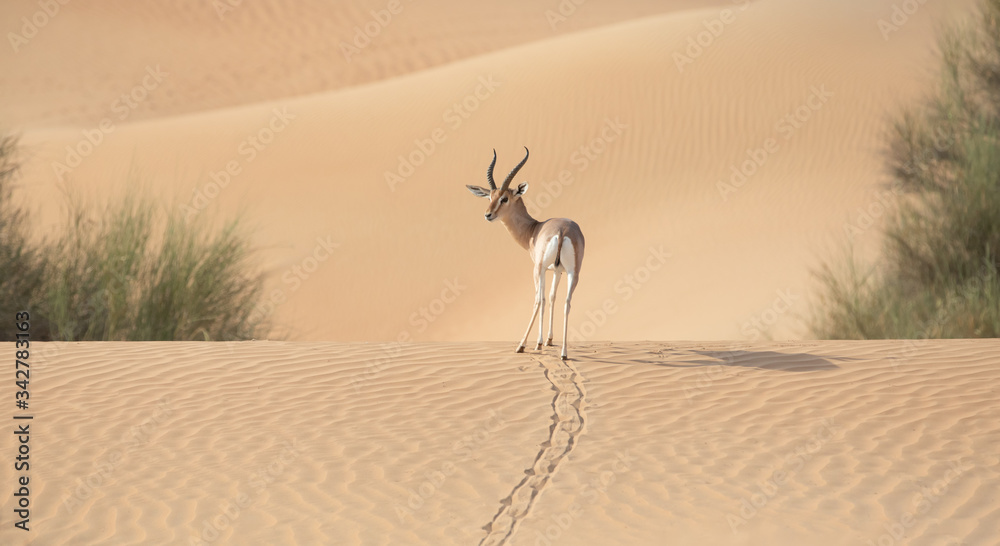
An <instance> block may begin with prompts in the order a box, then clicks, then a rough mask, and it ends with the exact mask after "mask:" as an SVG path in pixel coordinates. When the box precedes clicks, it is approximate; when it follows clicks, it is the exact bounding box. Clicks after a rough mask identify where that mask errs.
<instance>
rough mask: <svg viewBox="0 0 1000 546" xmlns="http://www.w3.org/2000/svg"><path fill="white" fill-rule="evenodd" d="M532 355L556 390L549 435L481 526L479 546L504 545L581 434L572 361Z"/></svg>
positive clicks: (578, 380)
mask: <svg viewBox="0 0 1000 546" xmlns="http://www.w3.org/2000/svg"><path fill="white" fill-rule="evenodd" d="M531 358H533V359H534V360H535V361H536V362H538V364H539V365H540V366H541V367H542V369H544V370H545V378H546V379H548V380H549V383H551V384H552V390H554V391H555V393H556V394H555V396H554V397H553V398H552V424H551V425H550V426H549V437H548V439H546V440H545V441H544V442H542V443H541V446H540V447H541V449H540V450H539V451H538V454H536V455H535V460H534V461H533V462H532V463H531V466H530V467H529V468H527V469H525V471H524V478H522V479H521V481H520V482H518V484H517V485H515V486H514V489H512V490H511V492H510V495H508V496H507V497H506V498H504V499H503V500H501V501H500V509H499V510H498V511H497V513H496V515H495V516H493V519H492V520H491V521H490V522H489V523H487V524H486V525H485V526H483V529H484V530H485V531H486V532H487V534H486V536H485V537H484V538H483V540H481V541H480V542H479V544H480V546H487V545H488V546H496V545H501V544H506V542H507V540H509V539H510V537H512V536H513V535H514V531H515V530H516V529H517V525H518V524H519V523H520V522H521V521H522V520H523V519H524V518H525V517H527V515H528V513H529V512H530V511H531V507H532V505H533V504H534V502H535V499H536V498H538V495H539V494H540V493H541V492H542V490H543V489H544V488H545V486H546V485H547V484H548V483H549V480H550V479H551V478H552V476H553V475H554V474H555V472H556V469H557V468H558V467H559V463H560V462H562V460H563V459H565V458H566V456H567V455H569V452H570V451H573V448H574V447H575V446H576V443H577V441H578V440H579V439H580V435H581V434H582V433H583V426H584V423H585V419H586V414H585V413H584V411H583V408H584V398H585V395H586V391H585V390H584V388H583V378H582V376H580V373H579V372H578V371H577V370H576V368H575V367H573V366H572V365H571V364H569V363H568V362H566V361H563V360H560V359H545V358H539V357H535V356H532V357H531Z"/></svg>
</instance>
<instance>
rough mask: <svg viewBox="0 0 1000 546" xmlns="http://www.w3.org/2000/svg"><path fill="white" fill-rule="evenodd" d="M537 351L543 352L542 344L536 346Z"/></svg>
mask: <svg viewBox="0 0 1000 546" xmlns="http://www.w3.org/2000/svg"><path fill="white" fill-rule="evenodd" d="M535 350H536V351H541V350H542V344H541V343H539V344H538V345H535Z"/></svg>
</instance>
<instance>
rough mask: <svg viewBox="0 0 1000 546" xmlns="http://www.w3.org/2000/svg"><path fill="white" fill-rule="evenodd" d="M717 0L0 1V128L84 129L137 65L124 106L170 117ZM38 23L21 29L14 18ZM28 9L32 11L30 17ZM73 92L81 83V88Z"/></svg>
mask: <svg viewBox="0 0 1000 546" xmlns="http://www.w3.org/2000/svg"><path fill="white" fill-rule="evenodd" d="M725 2H726V0H669V1H663V0H659V1H656V0H630V1H628V2H590V3H589V4H588V5H586V6H584V5H583V4H584V2H577V3H573V2H570V1H569V0H567V3H566V4H567V5H566V6H562V7H561V6H560V2H559V1H558V0H557V1H554V2H550V3H545V4H540V3H538V2H531V1H528V0H518V1H506V2H499V1H488V2H477V3H474V4H470V3H460V2H453V1H450V0H420V1H419V2H411V0H355V1H350V2H343V1H340V2H322V1H318V0H296V1H284V2H267V3H266V4H260V3H254V2H242V1H239V0H220V1H218V2H213V1H207V2H205V1H201V0H171V1H170V2H149V1H147V2H135V1H127V0H105V1H102V2H98V3H88V2H84V3H80V4H76V5H66V6H64V7H59V8H55V9H54V8H49V11H55V15H54V16H52V17H47V16H46V14H44V13H43V14H42V15H37V13H38V12H39V11H44V10H42V9H41V7H40V6H39V5H38V4H37V3H36V2H5V3H4V4H3V5H2V6H0V23H2V27H0V28H3V29H4V31H5V35H6V33H7V32H11V33H14V34H16V35H17V36H18V37H19V38H13V39H11V38H10V37H9V36H7V38H8V39H7V41H8V42H9V43H10V46H9V47H5V48H0V59H2V62H3V65H4V67H5V70H4V71H2V72H0V90H2V93H3V94H2V96H3V98H4V100H3V101H2V102H0V120H2V123H3V124H4V125H20V124H26V125H29V126H30V125H35V124H38V123H43V124H45V125H61V124H65V123H72V124H85V125H86V124H92V123H97V122H98V121H100V119H101V118H103V117H104V116H106V115H108V108H109V105H111V104H112V103H113V102H114V101H115V100H116V99H118V98H119V96H120V95H121V94H122V93H123V92H127V90H128V89H131V88H132V87H133V86H134V85H136V84H137V83H138V82H137V79H141V78H142V75H143V73H144V72H145V70H146V67H147V66H148V65H154V66H157V65H159V66H161V67H162V69H163V70H164V71H165V72H168V73H170V75H171V76H170V81H169V83H168V84H167V85H166V86H165V87H164V89H163V90H161V92H159V93H156V94H154V95H150V96H149V97H147V98H146V100H143V101H142V102H141V104H139V105H138V106H137V108H135V109H134V110H132V111H131V113H130V119H131V120H133V121H134V120H139V119H149V118H155V117H162V116H172V115H177V114H183V113H190V112H199V111H205V110H212V109H215V108H225V107H230V106H234V105H237V104H249V103H255V102H261V101H267V100H276V99H284V98H287V97H291V96H297V95H305V94H309V93H318V92H323V91H329V90H331V89H340V88H344V87H351V86H356V85H361V84H364V83H370V82H375V81H379V80H384V79H388V78H392V77H395V76H399V75H402V74H409V73H413V72H419V71H421V70H424V69H427V68H431V67H435V66H441V65H444V64H448V63H451V62H455V61H459V60H462V59H467V58H470V57H475V56H477V55H482V54H484V53H489V52H491V51H498V50H502V49H505V48H508V47H511V46H515V45H518V44H523V43H529V42H533V41H536V40H540V39H545V38H548V37H551V36H557V35H560V34H566V33H569V32H575V31H579V30H582V29H587V28H593V27H598V26H603V25H607V24H609V23H615V22H619V21H625V20H630V19H637V18H642V17H644V16H647V15H653V14H659V13H665V12H673V11H677V10H680V9H689V8H692V7H697V6H708V5H719V4H724V3H725ZM24 18H27V19H28V20H29V22H30V21H37V22H39V23H43V24H41V25H38V24H30V25H29V24H28V23H26V22H25V21H24V20H23V19H24ZM36 18H37V19H36ZM81 90H84V92H81Z"/></svg>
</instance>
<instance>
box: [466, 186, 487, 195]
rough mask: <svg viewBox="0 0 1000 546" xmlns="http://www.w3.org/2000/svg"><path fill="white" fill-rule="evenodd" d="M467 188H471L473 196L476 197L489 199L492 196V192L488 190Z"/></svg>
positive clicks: (473, 187)
mask: <svg viewBox="0 0 1000 546" xmlns="http://www.w3.org/2000/svg"><path fill="white" fill-rule="evenodd" d="M466 188H469V191H471V192H472V195H475V196H476V197H487V198H488V197H489V196H490V192H489V190H487V189H486V188H480V187H479V186H466Z"/></svg>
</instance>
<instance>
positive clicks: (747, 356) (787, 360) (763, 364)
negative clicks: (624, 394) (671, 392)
mask: <svg viewBox="0 0 1000 546" xmlns="http://www.w3.org/2000/svg"><path fill="white" fill-rule="evenodd" d="M643 356H648V357H652V358H633V357H631V356H624V355H623V358H621V359H608V358H606V357H605V358H596V359H589V358H586V357H583V358H582V360H592V361H594V362H604V363H608V364H653V365H656V366H666V367H669V368H701V367H705V366H732V367H742V368H759V369H762V370H776V371H782V372H815V371H821V370H837V369H840V366H838V365H837V364H836V363H835V361H841V362H844V361H850V360H854V359H852V358H843V357H832V356H820V355H816V354H810V353H779V352H776V351H754V350H748V349H740V350H731V351H726V350H716V351H713V350H685V349H670V348H664V349H663V350H659V351H653V352H650V353H649V354H648V355H643Z"/></svg>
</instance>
